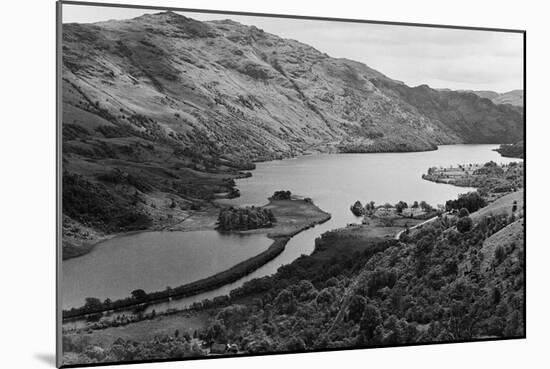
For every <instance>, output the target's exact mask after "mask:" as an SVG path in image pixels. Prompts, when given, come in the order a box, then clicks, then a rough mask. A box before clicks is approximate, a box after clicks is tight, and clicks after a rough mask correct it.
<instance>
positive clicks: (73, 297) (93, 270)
mask: <svg viewBox="0 0 550 369" xmlns="http://www.w3.org/2000/svg"><path fill="white" fill-rule="evenodd" d="M272 242H273V241H272V240H270V239H268V238H267V237H265V236H263V235H246V236H241V235H227V234H221V233H219V232H217V231H213V230H208V231H200V232H199V231H197V232H143V233H137V234H132V235H129V236H122V237H116V238H113V239H111V240H108V241H105V242H102V243H100V244H99V245H97V246H96V247H95V248H94V249H93V250H92V252H90V253H89V254H86V255H83V256H81V257H78V258H75V259H69V260H66V261H64V262H63V285H62V291H63V307H64V308H70V307H75V306H82V305H84V299H85V298H86V297H99V298H101V299H102V300H104V299H106V298H110V299H111V300H113V299H119V298H123V297H128V296H130V293H131V291H133V290H135V289H138V288H140V289H143V290H145V291H147V292H153V291H159V290H163V289H165V288H166V287H167V286H170V287H177V286H179V285H182V284H185V283H189V282H193V281H196V280H199V279H202V278H206V277H209V276H211V275H212V274H215V273H218V272H221V271H224V270H226V269H229V268H230V267H232V266H233V265H235V264H238V263H239V262H241V261H243V260H246V259H248V258H249V257H250V256H253V255H256V254H259V253H260V252H262V251H264V250H265V249H267V248H268V247H269V245H271V243H272Z"/></svg>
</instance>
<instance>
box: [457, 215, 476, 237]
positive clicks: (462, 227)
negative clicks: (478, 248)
mask: <svg viewBox="0 0 550 369" xmlns="http://www.w3.org/2000/svg"><path fill="white" fill-rule="evenodd" d="M472 225H473V222H472V218H470V217H469V216H465V217H463V218H460V219H459V220H458V222H456V229H457V230H458V231H459V232H460V233H465V232H468V231H469V230H470V229H472Z"/></svg>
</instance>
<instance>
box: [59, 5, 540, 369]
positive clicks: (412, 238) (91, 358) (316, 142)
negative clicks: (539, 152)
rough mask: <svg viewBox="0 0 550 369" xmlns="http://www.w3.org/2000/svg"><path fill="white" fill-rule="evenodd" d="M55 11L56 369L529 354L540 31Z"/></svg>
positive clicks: (167, 12) (178, 12) (80, 8)
mask: <svg viewBox="0 0 550 369" xmlns="http://www.w3.org/2000/svg"><path fill="white" fill-rule="evenodd" d="M151 5H152V4H151ZM57 11H58V13H57V15H58V19H57V22H58V24H57V27H58V35H57V37H58V39H57V53H58V54H57V58H58V60H57V68H58V69H57V99H58V101H57V103H58V126H57V130H58V152H57V154H58V162H57V171H58V185H57V188H58V204H59V205H58V218H57V221H58V224H57V227H58V244H57V248H58V249H57V253H58V265H57V270H58V273H57V279H58V280H57V309H58V317H59V319H58V324H57V335H58V341H57V342H58V348H57V355H58V356H57V364H58V365H61V366H64V367H71V366H81V365H96V364H117V363H141V362H151V361H169V360H186V359H201V358H205V359H206V358H214V357H217V358H221V357H234V356H251V355H266V354H284V353H301V352H320V351H334V350H347V349H364V348H381V347H396V346H408V345H425V344H435V343H455V342H457V343H458V342H461V343H464V342H473V341H489V340H504V339H521V338H525V337H526V280H525V274H526V267H525V265H526V256H525V255H526V245H525V239H526V237H525V229H526V213H525V199H526V181H525V178H526V171H525V169H526V137H525V133H526V131H527V127H526V119H525V118H526V116H525V99H524V96H525V80H524V79H525V65H524V63H525V37H526V33H525V31H524V30H521V29H499V28H473V27H459V26H452V27H450V26H436V25H423V24H417V23H414V24H413V23H411V24H407V23H391V22H385V21H383V20H380V21H360V20H346V19H330V18H314V17H293V16H291V15H288V16H287V15H285V16H279V15H270V14H257V15H254V14H251V13H238V12H223V11H200V10H193V9H179V8H174V9H166V8H158V9H157V8H154V7H133V6H131V5H127V6H120V5H117V6H111V5H109V4H105V5H101V4H86V3H78V2H70V1H68V2H59V3H57ZM412 21H414V20H412ZM538 124H543V122H542V121H540V122H538ZM535 246H536V245H535ZM539 246H540V244H539ZM52 247H53V246H52ZM52 249H53V248H52ZM530 293H533V292H530ZM386 352H387V354H388V355H391V349H390V351H386Z"/></svg>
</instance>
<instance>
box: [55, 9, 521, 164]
mask: <svg viewBox="0 0 550 369" xmlns="http://www.w3.org/2000/svg"><path fill="white" fill-rule="evenodd" d="M63 33H64V44H63V48H64V58H63V62H64V67H65V68H64V71H63V77H64V80H65V81H66V82H65V83H66V84H67V85H68V84H71V85H73V86H74V87H75V88H78V89H79V90H80V92H81V93H82V94H83V95H86V96H87V98H88V99H89V100H91V101H98V102H99V104H100V107H101V108H102V109H104V110H106V111H107V112H108V113H110V114H112V115H113V117H111V118H114V119H107V120H109V121H110V123H112V124H115V125H117V124H120V122H125V121H128V119H129V118H128V117H127V116H128V115H136V114H141V115H144V116H145V117H147V118H148V119H152V120H154V121H155V122H154V125H155V127H154V128H155V129H157V130H158V134H159V135H165V136H169V135H173V136H175V137H176V138H175V140H176V141H178V142H179V143H181V144H182V145H183V146H187V145H189V144H190V143H191V142H192V141H193V140H194V139H195V138H196V137H197V135H204V136H206V137H205V138H206V139H207V140H208V141H210V142H213V143H214V144H215V145H217V146H219V147H220V150H221V151H222V153H224V154H227V155H230V156H231V157H239V158H246V159H248V160H253V159H269V158H272V157H276V156H279V155H283V156H288V155H290V154H293V153H296V152H301V151H303V150H304V149H308V148H318V147H319V145H323V146H338V145H339V144H344V146H346V144H347V143H360V144H361V146H362V148H363V149H364V151H409V150H427V149H433V148H434V147H435V145H437V144H442V143H455V142H512V141H517V139H518V138H519V137H517V132H516V128H517V127H519V126H521V116H520V114H519V113H518V112H516V111H513V110H507V109H506V108H503V107H499V106H493V105H491V104H488V103H486V102H484V101H482V100H480V99H475V98H472V97H470V96H468V95H463V94H458V93H454V94H453V96H447V95H449V94H451V93H440V92H437V91H435V90H432V89H429V88H427V87H426V88H424V87H419V88H415V89H410V88H408V87H407V86H405V85H403V84H402V83H399V82H395V81H393V80H391V79H389V78H388V77H386V76H384V75H382V74H381V73H379V72H377V71H374V70H372V69H371V68H369V67H367V66H366V65H364V64H361V63H357V62H353V61H350V60H345V59H334V58H330V57H329V56H327V55H326V54H322V53H321V52H319V51H317V50H315V49H313V48H311V47H309V46H307V45H304V44H301V43H299V42H296V41H292V40H284V39H281V38H279V37H277V36H274V35H270V34H268V33H265V32H263V31H262V30H259V29H257V28H255V27H246V26H243V25H240V24H238V23H235V22H232V21H215V22H198V21H194V20H192V19H189V18H186V17H183V16H180V15H177V14H175V13H170V12H167V13H160V14H155V15H145V16H142V17H138V18H136V19H133V20H127V21H109V22H102V23H97V24H93V25H78V24H67V25H64V31H63ZM404 91H406V92H405V93H404ZM83 97H84V96H83ZM434 99H436V100H438V101H437V103H436V104H433V101H434ZM66 103H67V104H69V105H72V104H71V102H70V101H66ZM442 109H447V110H448V111H447V112H442V111H441V110H442ZM84 110H90V109H89V108H87V107H85V108H84ZM120 113H122V114H120ZM119 116H120V117H119ZM488 117H490V118H491V119H490V121H489V122H487V121H486V119H487V118H488ZM464 125H469V126H471V127H470V129H464V127H463V126H464ZM489 126H491V127H489ZM134 128H135V127H134ZM479 131H481V132H483V134H481V135H478V134H477V133H478V132H479ZM508 136H510V137H508ZM474 139H475V141H472V140H474Z"/></svg>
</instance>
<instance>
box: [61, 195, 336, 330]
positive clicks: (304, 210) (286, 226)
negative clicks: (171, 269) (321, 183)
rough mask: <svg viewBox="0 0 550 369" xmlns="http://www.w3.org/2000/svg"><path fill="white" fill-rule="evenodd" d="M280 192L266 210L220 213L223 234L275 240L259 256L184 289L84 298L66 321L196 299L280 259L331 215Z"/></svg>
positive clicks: (243, 209)
mask: <svg viewBox="0 0 550 369" xmlns="http://www.w3.org/2000/svg"><path fill="white" fill-rule="evenodd" d="M281 193H283V195H281V194H280V193H279V192H276V193H275V194H274V195H273V196H272V197H271V198H270V199H269V203H268V204H267V205H265V206H263V207H245V208H238V209H235V208H223V209H221V210H220V212H219V216H218V229H220V231H233V232H239V233H242V234H246V233H250V232H255V233H265V234H266V237H268V238H271V239H272V240H273V243H272V244H271V245H270V246H269V247H268V248H267V249H266V250H265V251H263V252H261V253H260V254H257V255H254V256H252V257H250V258H249V259H247V260H244V261H242V262H240V263H238V264H237V265H235V266H233V267H231V268H229V269H227V270H225V271H222V272H220V273H216V274H214V275H212V276H210V277H207V278H204V279H201V280H198V281H195V282H191V283H188V284H185V285H182V286H178V287H174V288H167V289H165V290H163V291H157V292H149V293H146V292H144V291H143V290H139V289H138V290H135V291H133V292H132V295H131V296H129V297H127V298H125V299H120V300H115V301H112V300H111V299H106V300H105V301H101V300H100V299H98V298H94V297H88V298H86V299H85V304H84V305H83V306H81V307H79V308H72V309H70V310H65V311H63V319H75V318H81V317H84V316H93V315H95V314H100V313H102V312H106V311H113V310H115V311H116V310H120V309H127V308H131V307H136V306H140V305H147V304H150V303H155V302H161V301H167V300H168V299H171V298H183V297H188V296H193V295H197V294H199V293H202V292H206V291H210V290H213V289H216V288H219V287H221V286H224V285H226V284H228V283H232V282H235V281H236V280H238V279H240V278H242V277H244V276H246V275H248V274H250V273H251V272H252V271H254V270H256V269H258V268H259V267H261V266H262V265H264V264H266V263H267V262H269V261H270V260H272V259H273V258H275V257H276V256H278V255H279V254H280V253H281V252H283V251H284V249H285V246H286V244H287V242H288V241H289V240H290V238H291V237H292V236H294V235H296V234H297V233H299V232H301V231H303V230H305V229H308V228H311V227H313V226H315V225H316V224H320V223H323V222H326V221H327V220H329V219H330V214H329V213H326V212H324V211H322V210H321V209H319V208H318V207H317V206H316V205H315V204H313V202H312V201H311V200H310V199H307V198H306V199H298V198H291V194H290V192H289V191H286V193H285V192H284V191H281ZM228 212H229V213H231V214H237V216H236V218H231V219H232V221H231V223H230V224H231V228H230V229H227V226H228V223H227V219H228V218H230V216H229V215H227V213H228ZM266 213H269V214H270V218H269V226H267V224H259V223H257V220H258V219H263V218H261V217H258V216H257V214H266ZM239 215H240V217H239ZM266 219H267V218H266ZM239 222H240V223H239Z"/></svg>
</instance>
